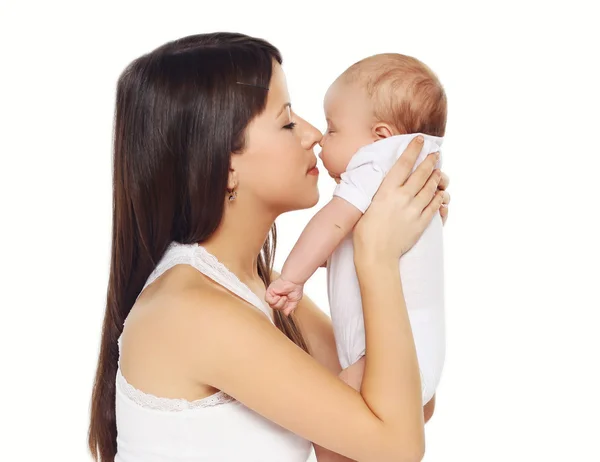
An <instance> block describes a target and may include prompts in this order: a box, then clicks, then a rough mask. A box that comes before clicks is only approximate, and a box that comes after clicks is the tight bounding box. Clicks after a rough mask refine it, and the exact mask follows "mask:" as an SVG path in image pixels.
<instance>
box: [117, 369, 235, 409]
mask: <svg viewBox="0 0 600 462" xmlns="http://www.w3.org/2000/svg"><path fill="white" fill-rule="evenodd" d="M117 385H118V386H119V388H120V389H121V391H122V392H123V393H124V394H125V396H127V397H128V398H129V399H130V400H131V401H133V402H134V403H136V404H138V405H139V406H142V407H144V408H146V409H154V410H156V411H166V412H180V411H187V410H191V409H200V408H205V407H212V406H218V405H220V404H226V403H231V402H234V401H235V398H233V397H231V396H229V395H228V394H227V393H225V392H223V391H219V392H217V393H215V394H213V395H210V396H207V397H206V398H201V399H197V400H194V401H188V400H186V399H180V398H161V397H158V396H154V395H151V394H149V393H144V392H143V391H141V390H138V389H137V388H135V387H134V386H133V385H131V384H130V383H129V382H127V379H125V377H124V376H123V374H122V373H121V369H118V370H117Z"/></svg>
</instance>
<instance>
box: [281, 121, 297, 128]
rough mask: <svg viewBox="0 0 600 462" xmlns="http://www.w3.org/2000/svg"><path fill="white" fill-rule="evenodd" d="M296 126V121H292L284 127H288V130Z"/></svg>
mask: <svg viewBox="0 0 600 462" xmlns="http://www.w3.org/2000/svg"><path fill="white" fill-rule="evenodd" d="M295 126H296V122H290V123H289V124H287V125H284V126H283V128H286V129H288V130H292V129H293V128H294V127H295Z"/></svg>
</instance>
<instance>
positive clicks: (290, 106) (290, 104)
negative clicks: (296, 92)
mask: <svg viewBox="0 0 600 462" xmlns="http://www.w3.org/2000/svg"><path fill="white" fill-rule="evenodd" d="M286 107H289V108H290V109H291V108H292V103H285V104H284V105H283V107H282V108H281V111H279V114H277V117H279V116H280V115H281V114H282V113H283V111H284V110H285V108H286Z"/></svg>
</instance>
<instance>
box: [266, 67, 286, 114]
mask: <svg viewBox="0 0 600 462" xmlns="http://www.w3.org/2000/svg"><path fill="white" fill-rule="evenodd" d="M288 102H290V95H289V92H288V88H287V81H286V78H285V74H284V72H283V69H281V66H280V65H279V64H276V65H275V66H273V75H272V77H271V84H270V85H269V95H268V97H267V110H269V111H270V110H273V111H277V113H279V112H280V111H281V108H282V107H283V105H284V104H285V103H288Z"/></svg>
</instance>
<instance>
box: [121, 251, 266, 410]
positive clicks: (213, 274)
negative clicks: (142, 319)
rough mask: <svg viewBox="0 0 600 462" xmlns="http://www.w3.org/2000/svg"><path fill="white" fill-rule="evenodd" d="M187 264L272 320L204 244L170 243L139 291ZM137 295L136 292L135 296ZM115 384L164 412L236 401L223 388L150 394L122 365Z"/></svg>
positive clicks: (142, 401)
mask: <svg viewBox="0 0 600 462" xmlns="http://www.w3.org/2000/svg"><path fill="white" fill-rule="evenodd" d="M179 264H187V265H191V266H193V267H194V268H196V269H197V270H198V271H200V272H201V273H202V274H204V275H206V276H208V277H209V278H211V279H212V280H213V281H215V282H216V283H217V284H220V285H222V286H223V287H225V288H226V289H227V290H229V291H231V292H232V293H234V294H236V295H237V296H238V297H240V298H242V299H243V300H246V301H247V302H248V303H250V304H251V305H254V306H255V307H256V308H258V309H260V310H261V311H262V312H263V313H264V314H265V315H266V316H267V317H268V318H269V319H270V320H271V322H273V318H272V314H271V313H270V312H269V310H268V309H267V307H266V305H264V304H263V303H262V301H261V300H260V298H259V297H258V296H257V295H256V294H255V293H254V292H252V290H250V288H249V287H248V286H247V285H246V284H244V283H243V282H242V281H240V280H239V278H238V277H237V276H236V275H235V274H234V273H232V272H231V271H229V269H228V268H227V267H226V266H225V265H224V264H223V263H221V262H220V261H219V260H218V259H217V257H215V256H214V255H213V254H211V253H209V252H208V251H207V250H206V249H205V248H204V247H202V246H200V245H198V244H180V243H178V242H172V243H171V244H170V245H169V247H168V248H167V250H166V252H165V254H164V255H163V258H162V259H161V260H160V262H159V263H158V265H157V266H156V268H155V269H154V271H153V272H152V274H150V276H149V277H148V280H147V281H146V284H145V285H144V287H143V289H142V290H141V291H140V294H141V292H142V291H143V290H144V289H145V288H146V287H148V286H149V285H150V284H152V283H153V282H154V281H155V280H156V279H158V278H159V277H160V276H161V275H162V274H163V273H164V272H166V271H167V270H169V269H171V268H173V267H174V266H175V265H179ZM138 297H139V295H138ZM118 344H119V349H120V348H121V337H119V340H118ZM116 382H117V386H118V387H119V389H120V390H121V391H122V392H123V393H124V394H125V395H126V396H127V397H128V398H129V399H130V400H132V401H133V402H135V403H136V404H138V405H140V406H142V407H144V408H147V409H154V410H158V411H166V412H179V411H185V410H190V409H199V408H205V407H211V406H218V405H220V404H226V403H230V402H234V401H236V400H235V398H233V397H231V396H230V395H228V394H227V393H225V392H223V391H219V392H217V393H215V394H213V395H210V396H207V397H206V398H202V399H199V400H195V401H188V400H186V399H177V398H161V397H158V396H154V395H152V394H149V393H145V392H143V391H141V390H138V389H137V388H135V387H134V386H133V385H131V384H130V383H129V382H127V379H125V377H124V376H123V374H122V373H121V368H120V367H119V368H118V369H117V377H116Z"/></svg>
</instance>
